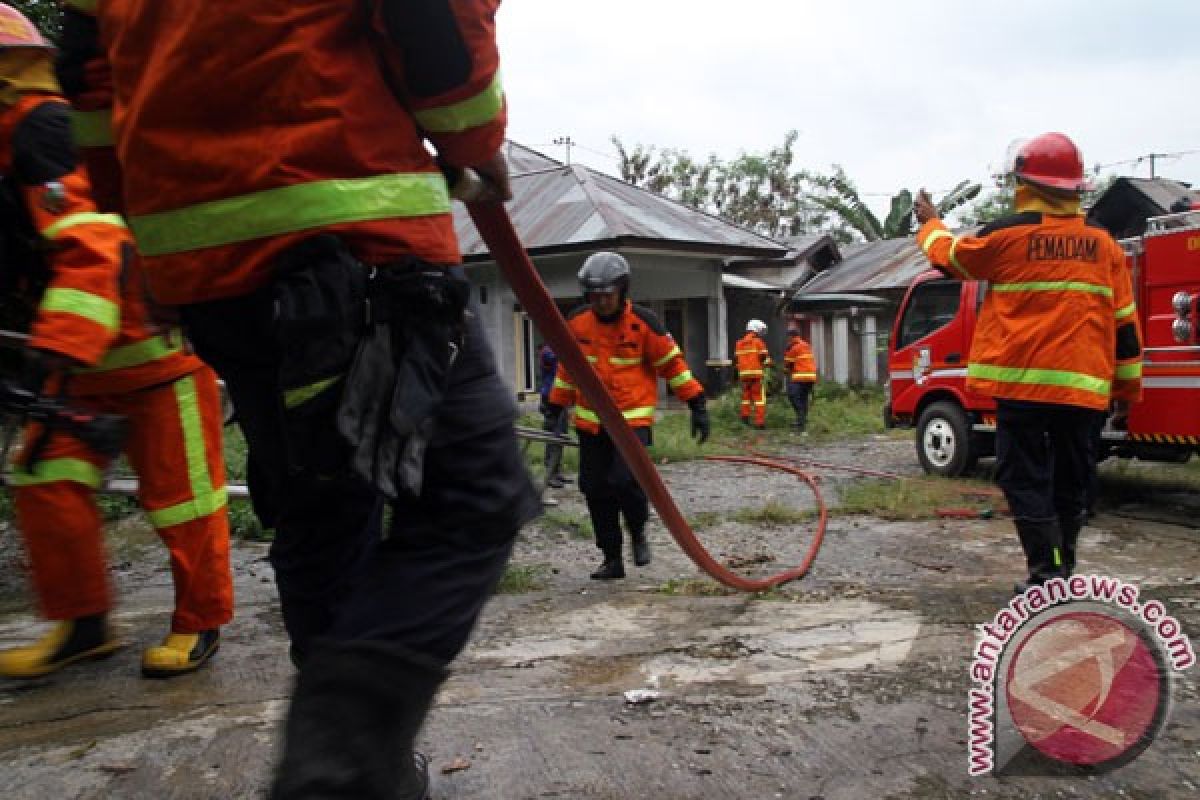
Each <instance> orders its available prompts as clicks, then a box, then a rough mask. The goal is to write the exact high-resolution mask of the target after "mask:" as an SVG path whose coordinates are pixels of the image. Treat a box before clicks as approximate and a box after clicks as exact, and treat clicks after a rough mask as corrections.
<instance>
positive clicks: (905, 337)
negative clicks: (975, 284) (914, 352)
mask: <svg viewBox="0 0 1200 800" xmlns="http://www.w3.org/2000/svg"><path fill="white" fill-rule="evenodd" d="M961 296H962V284H960V283H959V282H958V281H930V282H928V283H923V284H921V285H920V286H918V287H917V288H916V290H915V291H914V292H913V293H912V296H911V298H910V300H909V303H908V308H906V309H905V310H904V319H903V320H902V321H901V323H900V338H899V341H897V342H896V349H897V350H899V349H901V348H903V347H908V346H909V345H910V344H912V343H914V342H916V341H918V340H919V339H923V338H925V337H926V336H928V335H929V334H931V333H933V332H934V331H936V330H937V329H938V328H941V327H944V326H945V325H947V324H949V323H950V322H951V321H952V320H953V319H954V317H955V316H956V315H957V314H958V304H959V301H960V298H961Z"/></svg>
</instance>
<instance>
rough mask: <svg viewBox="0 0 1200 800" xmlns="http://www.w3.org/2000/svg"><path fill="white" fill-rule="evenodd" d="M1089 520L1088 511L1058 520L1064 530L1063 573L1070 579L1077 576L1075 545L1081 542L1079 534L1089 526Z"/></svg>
mask: <svg viewBox="0 0 1200 800" xmlns="http://www.w3.org/2000/svg"><path fill="white" fill-rule="evenodd" d="M1087 518H1088V512H1087V511H1082V512H1080V513H1079V514H1078V515H1077V516H1075V517H1066V518H1064V517H1059V518H1058V525H1059V528H1060V529H1061V530H1062V558H1063V573H1064V574H1065V576H1066V577H1068V578H1069V577H1071V576H1072V575H1074V574H1075V545H1076V544H1077V543H1078V542H1079V532H1080V531H1081V530H1083V526H1084V525H1086V524H1087Z"/></svg>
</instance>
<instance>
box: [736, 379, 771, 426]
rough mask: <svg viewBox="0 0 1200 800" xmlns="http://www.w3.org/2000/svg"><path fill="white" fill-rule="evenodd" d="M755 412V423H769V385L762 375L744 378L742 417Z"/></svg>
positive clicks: (745, 417)
mask: <svg viewBox="0 0 1200 800" xmlns="http://www.w3.org/2000/svg"><path fill="white" fill-rule="evenodd" d="M751 412H753V414H754V424H755V425H766V424H767V385H766V383H764V382H763V379H762V377H761V376H755V377H753V378H742V413H741V416H742V419H750V414H751Z"/></svg>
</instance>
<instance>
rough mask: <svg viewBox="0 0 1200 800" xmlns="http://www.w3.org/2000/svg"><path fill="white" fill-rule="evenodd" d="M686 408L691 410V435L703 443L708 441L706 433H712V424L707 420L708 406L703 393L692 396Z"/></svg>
mask: <svg viewBox="0 0 1200 800" xmlns="http://www.w3.org/2000/svg"><path fill="white" fill-rule="evenodd" d="M688 408H690V409H691V410H692V436H694V437H696V441H697V442H698V443H700V444H704V443H705V442H707V441H708V435H709V434H710V433H712V425H711V423H709V421H708V408H707V406H706V404H705V400H704V395H700V396H699V397H693V398H692V399H691V400H689V401H688Z"/></svg>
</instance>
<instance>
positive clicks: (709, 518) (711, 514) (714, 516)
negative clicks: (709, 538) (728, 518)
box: [687, 511, 725, 531]
mask: <svg viewBox="0 0 1200 800" xmlns="http://www.w3.org/2000/svg"><path fill="white" fill-rule="evenodd" d="M724 521H725V515H724V514H722V513H721V512H720V511H697V512H696V513H694V514H692V515H691V516H690V517H688V518H687V523H688V527H690V528H691V529H692V530H693V531H702V530H704V529H705V528H713V527H716V526H717V525H720V524H721V523H722V522H724Z"/></svg>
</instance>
